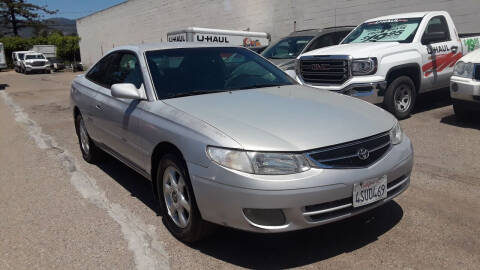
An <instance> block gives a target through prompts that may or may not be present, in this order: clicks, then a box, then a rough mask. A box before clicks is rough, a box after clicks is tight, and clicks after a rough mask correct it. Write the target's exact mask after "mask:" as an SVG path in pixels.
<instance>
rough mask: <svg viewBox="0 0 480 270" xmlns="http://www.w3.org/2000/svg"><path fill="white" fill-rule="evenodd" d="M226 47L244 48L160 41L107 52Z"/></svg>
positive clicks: (120, 47)
mask: <svg viewBox="0 0 480 270" xmlns="http://www.w3.org/2000/svg"><path fill="white" fill-rule="evenodd" d="M226 47H229V48H244V47H241V46H231V45H224V44H211V43H200V42H161V43H150V44H138V45H126V46H119V47H115V48H114V49H112V50H110V51H109V52H108V53H111V52H115V51H122V50H129V51H137V52H140V53H143V52H146V51H156V50H168V49H182V48H226ZM108 53H107V54H108Z"/></svg>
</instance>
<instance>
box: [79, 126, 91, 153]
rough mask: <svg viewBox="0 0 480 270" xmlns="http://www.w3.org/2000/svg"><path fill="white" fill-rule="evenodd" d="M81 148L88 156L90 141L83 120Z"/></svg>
mask: <svg viewBox="0 0 480 270" xmlns="http://www.w3.org/2000/svg"><path fill="white" fill-rule="evenodd" d="M79 133H80V146H81V147H82V150H83V152H84V153H85V154H87V155H88V153H89V151H90V139H89V138H88V133H87V128H86V127H85V123H84V122H83V119H80V132H79Z"/></svg>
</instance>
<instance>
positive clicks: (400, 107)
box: [384, 76, 417, 119]
mask: <svg viewBox="0 0 480 270" xmlns="http://www.w3.org/2000/svg"><path fill="white" fill-rule="evenodd" d="M416 96H417V91H416V89H415V84H414V83H413V81H412V79H410V77H407V76H400V77H398V78H396V79H395V80H393V81H392V82H391V83H390V85H389V86H388V88H387V92H386V93H385V100H384V107H385V109H387V110H388V111H389V112H391V113H392V114H393V115H395V117H397V118H398V119H405V118H407V117H409V116H410V114H411V113H412V110H413V108H414V106H415V100H416Z"/></svg>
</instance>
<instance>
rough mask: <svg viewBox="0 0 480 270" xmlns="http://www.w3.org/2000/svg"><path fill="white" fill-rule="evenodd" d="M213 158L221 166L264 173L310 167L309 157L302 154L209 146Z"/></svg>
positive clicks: (290, 172)
mask: <svg viewBox="0 0 480 270" xmlns="http://www.w3.org/2000/svg"><path fill="white" fill-rule="evenodd" d="M207 153H208V156H209V157H210V159H211V160H213V161H214V162H216V163H218V164H219V165H221V166H224V167H227V168H230V169H234V170H238V171H242V172H247V173H252V174H262V175H281V174H294V173H300V172H304V171H308V170H309V169H310V165H309V163H308V161H307V159H306V158H305V157H304V156H303V155H301V154H290V153H268V152H251V151H242V150H234V149H226V148H218V147H213V146H209V147H207Z"/></svg>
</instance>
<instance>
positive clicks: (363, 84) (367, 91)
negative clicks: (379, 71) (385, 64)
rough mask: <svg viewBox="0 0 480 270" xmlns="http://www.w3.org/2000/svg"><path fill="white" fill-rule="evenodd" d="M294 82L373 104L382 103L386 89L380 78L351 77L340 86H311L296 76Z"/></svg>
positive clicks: (382, 79) (384, 82) (385, 84)
mask: <svg viewBox="0 0 480 270" xmlns="http://www.w3.org/2000/svg"><path fill="white" fill-rule="evenodd" d="M296 80H297V81H298V82H300V83H301V84H303V85H308V86H311V87H314V88H318V89H324V90H330V91H332V92H336V93H340V94H345V95H349V96H352V97H356V98H359V99H362V100H365V101H367V102H370V103H373V104H381V103H383V100H384V96H385V91H386V89H387V82H386V81H385V80H384V78H382V77H380V76H359V77H352V78H351V79H350V80H348V81H346V82H345V83H344V84H342V85H311V84H308V83H305V82H304V81H303V80H302V78H301V77H300V76H298V75H297V76H296Z"/></svg>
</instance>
